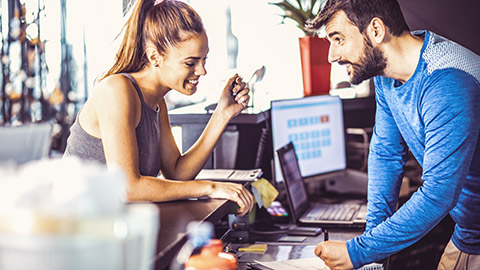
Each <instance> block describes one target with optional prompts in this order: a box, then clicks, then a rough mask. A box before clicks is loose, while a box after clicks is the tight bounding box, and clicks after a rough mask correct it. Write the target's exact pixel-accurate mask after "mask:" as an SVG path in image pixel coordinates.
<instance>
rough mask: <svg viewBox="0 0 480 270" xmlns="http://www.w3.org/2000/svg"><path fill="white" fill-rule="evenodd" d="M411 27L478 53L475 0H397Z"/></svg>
mask: <svg viewBox="0 0 480 270" xmlns="http://www.w3.org/2000/svg"><path fill="white" fill-rule="evenodd" d="M398 1H399V2H400V6H401V8H402V10H403V12H404V14H405V19H406V20H407V23H408V25H409V26H410V29H412V30H417V29H427V30H431V31H433V32H436V33H437V34H439V35H442V36H444V37H446V38H449V39H451V40H453V41H455V42H457V43H459V44H461V45H463V46H465V47H467V48H469V49H470V50H472V51H474V52H475V53H477V54H480V31H479V30H478V25H479V23H478V16H479V15H480V1H478V0H455V1H452V0H420V1H419V0H398Z"/></svg>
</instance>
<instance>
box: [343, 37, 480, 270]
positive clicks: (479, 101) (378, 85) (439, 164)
mask: <svg viewBox="0 0 480 270" xmlns="http://www.w3.org/2000/svg"><path fill="white" fill-rule="evenodd" d="M422 33H424V34H425V38H424V44H423V47H422V50H421V56H420V59H419V62H418V65H417V68H416V70H415V72H414V74H413V76H412V77H411V78H410V79H409V80H408V81H407V82H405V83H404V84H403V85H402V84H400V83H399V82H398V81H395V80H394V79H391V78H386V77H376V78H375V91H376V100H377V112H376V116H375V127H374V132H373V136H372V140H371V144H370V154H369V163H368V164H369V165H368V166H369V168H368V178H369V183H368V215H367V227H366V230H365V232H364V233H363V234H362V235H361V236H359V237H356V238H353V239H351V240H349V241H347V249H348V253H349V256H350V259H351V261H352V263H353V265H354V267H356V268H357V267H360V266H362V265H364V264H366V263H369V262H373V261H378V260H381V259H383V258H386V257H387V256H389V255H392V254H394V253H396V252H398V251H399V250H401V249H403V248H405V247H407V246H409V245H411V244H413V243H414V242H416V241H418V240H419V239H420V238H422V237H423V236H424V235H425V234H426V233H428V232H429V231H430V230H431V229H432V228H433V227H434V226H435V225H436V224H438V223H439V222H440V221H441V220H442V219H443V217H445V216H446V215H447V214H448V213H450V215H451V216H452V218H453V220H454V221H455V223H456V226H455V230H454V233H453V236H452V241H453V243H454V244H455V246H457V247H458V248H459V249H460V250H461V251H463V252H467V253H471V254H480V140H479V131H480V84H479V82H480V56H478V55H475V54H474V53H473V52H471V51H469V50H467V49H465V48H463V47H461V46H460V45H458V44H456V43H454V42H451V41H449V40H446V39H445V38H442V37H440V36H438V35H436V34H434V33H432V32H427V31H425V32H421V33H416V34H422ZM408 150H410V151H411V152H412V154H413V155H414V157H415V158H416V159H417V161H418V162H419V164H420V165H421V166H422V168H423V175H422V180H423V184H422V186H421V187H419V189H418V190H417V191H416V192H415V193H414V194H413V195H412V196H411V198H410V199H409V200H408V201H407V202H406V203H405V204H403V205H402V206H401V207H400V208H399V209H398V210H396V204H397V200H398V194H399V189H400V185H401V182H402V178H403V168H404V165H405V162H406V159H407V152H408Z"/></svg>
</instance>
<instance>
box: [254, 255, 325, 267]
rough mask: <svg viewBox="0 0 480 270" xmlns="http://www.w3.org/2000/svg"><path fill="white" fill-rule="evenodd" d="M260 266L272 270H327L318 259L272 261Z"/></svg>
mask: <svg viewBox="0 0 480 270" xmlns="http://www.w3.org/2000/svg"><path fill="white" fill-rule="evenodd" d="M256 263H259V264H261V265H262V266H265V267H268V268H271V269H274V270H303V269H305V270H329V269H330V268H328V267H327V266H326V265H325V262H324V261H323V260H322V259H320V258H318V257H312V258H304V259H296V260H288V261H274V262H259V261H257V262H256Z"/></svg>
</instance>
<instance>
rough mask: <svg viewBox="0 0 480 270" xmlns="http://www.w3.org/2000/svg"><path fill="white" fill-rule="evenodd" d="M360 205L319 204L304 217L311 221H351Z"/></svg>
mask: <svg viewBox="0 0 480 270" xmlns="http://www.w3.org/2000/svg"><path fill="white" fill-rule="evenodd" d="M359 208H360V205H358V204H321V205H316V206H315V207H314V208H312V209H311V210H310V211H309V212H308V213H307V214H306V217H307V218H308V219H311V220H339V221H348V220H352V219H353V217H354V216H355V214H356V213H357V211H358V210H359Z"/></svg>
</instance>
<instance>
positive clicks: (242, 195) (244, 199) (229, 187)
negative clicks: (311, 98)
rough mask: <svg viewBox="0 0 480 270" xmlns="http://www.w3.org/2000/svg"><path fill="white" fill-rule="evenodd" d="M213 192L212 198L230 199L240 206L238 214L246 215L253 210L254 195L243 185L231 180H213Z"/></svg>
mask: <svg viewBox="0 0 480 270" xmlns="http://www.w3.org/2000/svg"><path fill="white" fill-rule="evenodd" d="M212 188H213V192H212V194H210V198H216V199H228V200H231V201H234V202H236V203H237V204H238V206H240V208H239V209H238V212H237V214H239V215H240V216H244V215H245V214H246V213H248V212H250V211H252V208H253V204H254V203H255V200H254V198H253V195H252V194H251V193H250V192H249V191H248V190H247V189H246V188H244V187H243V185H240V184H235V183H230V182H212Z"/></svg>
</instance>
